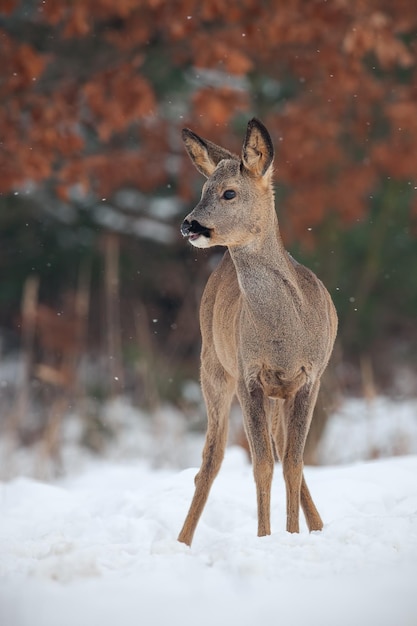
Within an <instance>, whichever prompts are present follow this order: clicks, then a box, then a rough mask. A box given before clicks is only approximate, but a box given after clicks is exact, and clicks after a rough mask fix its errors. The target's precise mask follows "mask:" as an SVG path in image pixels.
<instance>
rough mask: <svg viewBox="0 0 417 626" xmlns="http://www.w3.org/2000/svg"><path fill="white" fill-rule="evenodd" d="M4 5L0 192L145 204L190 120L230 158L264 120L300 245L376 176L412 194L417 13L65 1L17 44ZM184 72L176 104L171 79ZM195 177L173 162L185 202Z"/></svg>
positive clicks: (42, 7) (46, 8)
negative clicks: (74, 193) (50, 187)
mask: <svg viewBox="0 0 417 626" xmlns="http://www.w3.org/2000/svg"><path fill="white" fill-rule="evenodd" d="M3 5H4V8H3ZM3 5H2V9H3V11H4V13H5V14H8V17H7V19H6V21H5V22H4V23H5V24H6V26H5V27H4V29H3V30H2V31H0V41H1V46H2V70H1V73H2V76H1V81H0V96H1V99H2V102H3V103H5V104H4V106H3V110H2V115H1V117H0V135H1V137H2V147H1V151H0V168H1V171H2V177H1V182H0V191H1V192H10V191H13V190H15V189H19V187H20V186H22V185H24V184H25V183H26V182H27V181H28V180H30V181H32V182H35V183H37V184H38V185H41V184H42V183H43V182H51V181H52V182H53V183H54V184H55V185H56V189H57V192H58V193H59V195H60V197H62V198H64V197H68V189H69V188H70V186H71V185H73V184H74V183H77V184H78V186H79V188H84V189H85V190H86V191H87V190H88V189H90V190H91V189H92V190H94V191H95V192H96V194H97V195H98V196H99V197H100V196H101V195H106V196H108V195H110V194H111V193H113V192H114V191H116V190H117V189H118V188H120V187H121V186H124V185H127V184H128V185H132V186H136V187H138V188H140V189H141V190H142V191H144V192H149V193H151V192H153V191H154V190H155V189H156V188H157V187H158V186H160V185H162V184H164V183H165V182H166V181H167V179H168V178H169V177H170V176H171V175H172V168H171V166H170V163H171V161H172V159H171V157H172V155H173V153H176V152H178V154H180V155H181V159H182V158H183V155H182V152H180V149H181V148H180V143H179V140H178V137H179V133H180V128H181V126H182V125H183V124H184V122H185V118H186V121H187V123H188V124H190V125H194V126H195V127H196V128H197V129H198V131H199V132H201V133H202V134H205V133H206V134H207V135H209V136H210V138H212V139H214V140H218V141H221V142H223V143H227V144H228V145H230V147H231V148H232V149H233V148H234V143H235V138H234V134H233V130H234V127H235V126H236V125H239V123H240V121H239V120H240V118H239V116H242V114H244V116H245V118H247V117H249V116H251V115H252V114H253V113H254V112H255V113H257V114H258V115H259V116H261V117H262V118H263V119H264V120H265V122H266V123H267V124H268V126H269V127H270V128H271V129H272V131H273V134H274V137H275V140H276V144H277V148H278V150H277V152H278V157H277V178H278V180H279V183H280V184H281V185H282V186H284V187H285V189H286V196H287V206H288V215H289V217H288V220H289V223H290V226H291V227H290V228H289V232H292V233H293V235H294V236H297V237H298V238H305V239H306V241H307V240H308V241H311V234H309V233H310V231H308V230H307V229H308V228H311V227H312V225H315V224H319V223H320V222H321V221H322V220H323V219H324V218H325V216H326V214H328V213H333V214H337V215H339V217H340V218H341V220H342V221H346V222H349V221H352V220H356V219H360V218H361V217H362V216H363V215H364V213H365V212H366V211H367V206H368V205H367V197H368V195H369V193H370V192H371V191H372V188H373V187H374V186H375V185H377V183H378V180H380V179H381V177H384V176H392V177H397V178H406V179H413V180H415V177H416V172H415V163H416V162H417V148H416V146H417V91H416V87H415V85H416V84H417V80H416V54H417V43H416V32H417V11H416V10H415V2H413V0H397V1H396V2H389V1H388V0H383V1H381V0H352V1H351V2H342V1H340V2H322V1H320V0H312V1H311V2H308V3H306V2H303V1H302V0H291V1H290V2H287V3H285V4H282V5H279V6H278V5H277V4H276V3H274V2H272V1H269V2H268V1H267V2H258V1H257V0H229V1H228V2H224V1H223V0H221V1H220V0H203V1H200V0H176V2H164V1H163V0H119V1H118V2H112V1H110V0H62V2H47V3H43V2H39V3H38V5H37V7H36V9H35V10H34V11H33V15H32V24H31V25H30V26H32V27H33V28H26V29H21V30H20V31H19V29H17V28H8V26H7V25H9V24H13V22H12V20H13V15H14V13H13V10H14V8H15V5H16V3H15V2H11V1H8V2H7V3H3ZM7 20H9V21H7ZM36 29H41V30H39V31H38V30H36ZM42 29H43V30H42ZM45 29H46V30H45ZM45 32H46V33H48V36H47V37H44V33H45ZM12 33H13V35H12ZM34 33H35V34H34ZM36 33H42V36H40V35H39V34H38V35H36ZM161 51H163V58H162V60H161V59H160V60H159V61H157V62H155V61H152V59H154V58H158V57H157V55H158V54H160V53H161ZM155 55H156V56H155ZM152 63H154V64H153V65H152ZM190 68H193V70H194V72H195V75H196V78H195V80H194V82H190V81H189V78H188V79H187V80H188V83H187V87H186V89H185V90H184V88H183V87H182V89H183V90H184V95H183V96H180V95H179V94H178V92H177V91H178V89H179V87H177V83H175V81H174V79H173V78H172V76H173V75H174V72H178V71H181V72H182V75H183V77H184V76H187V74H186V72H189V70H190ZM155 72H156V73H155ZM163 72H165V78H164V79H162V78H161V76H160V73H161V75H163ZM188 77H189V74H188ZM175 80H176V79H175ZM187 80H186V82H187ZM164 81H165V82H164ZM174 83H175V84H174ZM286 89H287V90H288V93H287V92H286ZM178 99H181V100H182V111H181V112H179V109H178V111H177V110H176V109H175V108H171V106H170V105H171V100H176V101H178ZM184 112H185V115H184ZM160 129H162V132H161V130H160ZM280 139H281V140H282V141H280ZM170 159H171V160H170ZM170 168H171V169H170ZM189 171H190V170H189V169H188V165H186V164H184V162H180V163H177V165H176V172H177V173H180V174H181V173H183V172H187V175H186V179H185V180H184V179H181V180H180V181H179V183H178V193H179V195H181V196H182V197H184V198H189V197H190V196H191V183H192V180H193V176H192V175H188V172H189Z"/></svg>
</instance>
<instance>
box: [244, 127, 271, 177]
mask: <svg viewBox="0 0 417 626" xmlns="http://www.w3.org/2000/svg"><path fill="white" fill-rule="evenodd" d="M273 160H274V147H273V145H272V140H271V137H270V135H269V133H268V131H267V130H266V128H265V126H264V125H263V124H262V122H260V121H259V120H257V119H256V118H253V119H252V120H250V122H249V123H248V128H247V130H246V137H245V141H244V142H243V148H242V163H243V165H244V167H245V168H246V169H247V170H249V172H251V173H252V174H254V175H255V176H265V174H266V173H267V172H268V171H270V168H271V165H272V162H273ZM271 169H272V168H271Z"/></svg>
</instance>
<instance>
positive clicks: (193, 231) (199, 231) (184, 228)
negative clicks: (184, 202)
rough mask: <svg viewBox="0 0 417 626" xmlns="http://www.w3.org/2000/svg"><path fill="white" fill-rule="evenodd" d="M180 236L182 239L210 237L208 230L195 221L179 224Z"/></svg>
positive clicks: (185, 221)
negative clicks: (193, 236) (197, 236)
mask: <svg viewBox="0 0 417 626" xmlns="http://www.w3.org/2000/svg"><path fill="white" fill-rule="evenodd" d="M181 234H182V236H183V237H190V235H204V236H205V237H210V229H209V228H207V227H206V226H202V225H201V224H200V222H197V220H192V221H191V222H189V221H188V220H184V221H183V223H182V224H181Z"/></svg>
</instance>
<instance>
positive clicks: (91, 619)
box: [0, 399, 417, 626]
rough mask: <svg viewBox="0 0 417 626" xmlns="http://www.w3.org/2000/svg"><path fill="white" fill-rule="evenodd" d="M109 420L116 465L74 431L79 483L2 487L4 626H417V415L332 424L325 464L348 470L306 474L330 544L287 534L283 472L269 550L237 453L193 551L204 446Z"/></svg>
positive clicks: (128, 419) (397, 407)
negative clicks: (191, 511) (183, 530)
mask: <svg viewBox="0 0 417 626" xmlns="http://www.w3.org/2000/svg"><path fill="white" fill-rule="evenodd" d="M129 411H130V413H129ZM177 417H178V416H177ZM109 419H112V420H116V421H117V420H119V422H118V425H117V428H118V430H119V432H120V437H119V443H118V446H117V447H116V448H115V449H113V451H112V452H111V451H108V452H109V453H108V454H107V457H106V460H97V459H96V460H93V459H92V457H91V456H88V455H87V456H86V455H85V454H81V453H80V451H79V450H78V451H77V450H76V447H75V446H74V445H73V442H74V441H75V440H76V438H77V433H76V428H77V427H76V425H75V422H74V423H72V425H71V424H69V426H68V428H69V431H68V432H66V437H67V440H68V441H67V445H66V446H65V447H64V450H63V452H64V466H65V467H66V470H67V473H66V475H65V477H63V478H60V479H59V480H53V481H51V482H49V483H47V482H42V481H39V480H35V479H34V478H31V477H30V474H31V472H30V471H29V468H30V464H28V459H26V461H25V459H24V458H23V457H22V458H20V459H17V461H19V462H21V463H20V465H19V462H17V463H16V464H15V467H14V470H13V471H12V470H11V471H10V476H13V475H14V477H12V478H11V480H5V481H4V482H2V483H0V625H1V626H82V625H84V624H85V625H87V626H96V625H97V626H114V625H115V624H120V625H122V626H130V625H132V626H133V625H135V626H136V625H137V624H140V625H144V626H153V625H155V626H160V625H161V626H162V625H163V626H165V625H166V624H170V626H176V625H177V624H178V625H181V626H188V625H193V626H194V625H195V624H198V625H199V626H206V625H207V626H209V625H210V626H213V624H217V625H218V626H222V625H223V624H224V625H227V626H230V625H231V624H239V626H245V625H248V626H249V625H250V626H253V624H254V623H256V624H262V626H268V625H269V624H270V625H271V626H272V625H274V626H275V624H282V625H285V626H304V625H306V624H308V625H309V626H315V625H317V626H319V625H320V626H352V625H354V626H362V625H364V626H365V625H366V626H393V625H394V624H395V625H396V626H397V625H398V626H416V625H417V454H416V452H417V448H416V444H417V436H416V432H417V430H416V421H417V411H416V404H415V402H414V403H413V402H411V403H410V404H408V405H405V404H404V403H403V404H398V403H394V402H392V401H388V400H386V399H385V400H384V399H379V400H377V401H376V402H375V403H374V404H372V405H371V406H369V405H366V404H365V403H363V402H359V401H349V402H347V403H346V404H344V405H343V406H342V407H341V409H340V411H338V413H337V414H336V415H335V416H334V417H333V418H332V420H331V421H330V423H329V428H328V430H327V432H326V434H325V437H324V439H323V443H322V449H321V456H322V459H323V460H324V461H326V462H327V463H337V462H341V461H343V462H349V463H350V464H349V465H338V466H336V465H327V466H322V467H317V468H307V469H306V477H307V482H308V483H309V485H310V488H311V491H312V493H313V496H314V499H315V501H316V504H317V506H318V508H319V510H320V512H321V515H322V517H323V519H324V521H325V527H324V529H323V531H322V532H321V533H312V534H309V533H308V532H307V529H306V527H305V525H304V520H302V522H303V523H302V529H301V533H300V534H299V535H290V534H288V533H286V532H285V530H284V528H285V493H284V484H283V480H282V476H281V469H280V467H279V465H277V467H276V472H275V476H274V484H273V498H272V530H273V534H272V535H271V536H269V537H264V538H258V537H257V536H256V503H255V487H254V482H253V478H252V470H251V467H250V465H249V463H248V460H247V457H246V455H245V453H244V452H243V451H242V450H241V449H240V448H236V447H231V448H229V449H228V451H227V455H226V459H225V461H224V464H223V466H222V469H221V472H220V474H219V476H218V478H217V480H216V482H215V484H214V486H213V489H212V492H211V494H210V498H209V501H208V504H207V506H206V509H205V511H204V513H203V516H202V518H201V521H200V524H199V526H198V527H197V531H196V534H195V538H194V543H193V546H192V548H191V549H190V548H187V547H186V546H184V545H182V544H179V543H178V542H177V541H176V536H177V534H178V532H179V530H180V527H181V525H182V522H183V520H184V517H185V514H186V512H187V509H188V506H189V504H190V500H191V496H192V493H193V478H194V475H195V472H196V468H195V467H194V468H191V469H190V468H187V469H181V467H184V465H185V466H187V465H188V464H189V461H190V460H191V462H192V464H194V465H197V463H198V460H199V455H200V451H201V444H202V440H201V436H198V437H197V438H196V439H197V440H196V441H194V442H193V441H192V439H190V437H189V436H188V437H187V436H185V435H184V433H183V432H182V431H181V428H182V427H181V426H179V425H178V420H176V418H175V415H174V414H173V413H169V412H168V413H164V415H161V416H160V417H159V422H158V423H157V425H156V426H157V428H155V424H153V425H152V424H150V423H148V427H147V429H146V428H144V425H143V421H141V420H139V422H138V420H137V415H136V417H135V414H134V411H133V409H129V408H128V407H127V406H126V405H123V404H118V405H116V406H115V407H113V409H111V410H110V413H109ZM164 419H165V420H168V422H169V423H170V424H171V427H170V429H169V428H168V422H166V423H165V424H164ZM139 423H140V424H141V425H140V427H139ZM134 424H136V425H134ZM166 428H168V432H167V433H166V436H163V435H161V429H162V431H164V429H166ZM156 437H157V439H156ZM156 440H157V441H158V442H159V446H160V457H164V456H166V457H167V458H168V459H169V460H170V463H169V464H168V465H167V466H166V467H164V468H161V466H163V465H164V463H162V462H161V458H158V455H157V456H155V454H154V453H151V449H154V448H155V442H156ZM71 441H72V443H71ZM170 447H171V449H170ZM172 447H176V450H172ZM9 452H10V450H9ZM399 453H400V454H402V456H397V457H395V458H380V459H379V460H376V461H367V462H363V461H362V462H360V461H359V460H358V459H360V458H361V457H362V458H370V457H372V456H380V455H384V454H399ZM406 453H408V456H406ZM19 454H20V453H19ZM7 458H8V459H9V462H10V463H11V465H12V461H16V458H15V457H13V456H12V457H10V456H9V457H7ZM5 459H6V456H5V448H4V447H3V449H0V462H1V461H2V462H3V465H4V461H5ZM181 459H182V460H181ZM184 459H185V462H184ZM25 462H26V466H25ZM22 463H23V464H22ZM19 466H20V467H21V468H22V467H23V468H24V467H26V469H23V470H21V471H20V476H19V475H17V476H16V471H15V470H16V469H19ZM156 466H159V467H160V469H156ZM3 474H4V467H3ZM18 474H19V472H18ZM24 475H26V476H24Z"/></svg>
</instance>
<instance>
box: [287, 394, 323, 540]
mask: <svg viewBox="0 0 417 626" xmlns="http://www.w3.org/2000/svg"><path fill="white" fill-rule="evenodd" d="M318 389H319V383H318V382H316V383H315V384H314V385H313V386H312V387H308V386H304V387H302V388H301V389H299V390H298V391H297V393H296V395H295V396H294V398H291V399H289V400H286V401H285V418H284V419H285V431H286V433H285V445H284V449H283V454H282V459H281V460H282V468H283V473H284V480H285V487H286V492H287V531H288V532H290V533H298V532H299V516H300V500H301V504H302V506H303V510H304V514H305V516H306V520H307V524H308V527H309V530H321V528H322V527H323V522H322V521H321V518H320V515H319V513H318V511H317V509H316V506H315V504H314V502H313V499H312V498H311V495H310V492H309V490H308V487H307V484H306V482H305V480H304V476H303V455H304V447H305V442H306V439H307V435H308V431H309V429H310V423H311V418H312V415H313V410H314V405H315V403H316V399H317V394H318Z"/></svg>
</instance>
